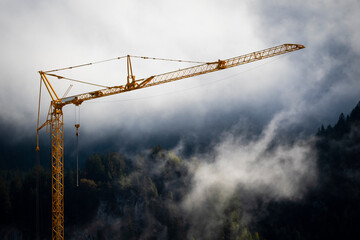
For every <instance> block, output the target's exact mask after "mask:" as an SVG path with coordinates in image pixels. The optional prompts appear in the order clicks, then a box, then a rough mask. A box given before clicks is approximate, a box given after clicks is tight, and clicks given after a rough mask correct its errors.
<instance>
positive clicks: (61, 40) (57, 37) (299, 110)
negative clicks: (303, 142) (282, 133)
mask: <svg viewBox="0 0 360 240" xmlns="http://www.w3.org/2000/svg"><path fill="white" fill-rule="evenodd" d="M359 13H360V3H359V2H358V1H357V0H347V1H304V0H302V1H300V0H295V1H281V0H279V1H261V0H255V1H231V0H224V1H205V0H200V1H188V0H185V1H161V0H155V1H109V0H105V1H101V3H99V2H98V1H92V0H90V1H38V0H34V1H23V0H17V1H10V0H3V1H1V3H0V31H1V42H0V43H1V44H0V52H1V55H0V88H1V89H2V94H1V95H0V124H1V125H3V126H12V127H13V129H15V130H14V131H15V133H16V134H12V135H11V138H12V140H13V141H17V140H19V139H22V138H23V137H30V138H31V137H34V136H35V133H36V119H37V105H38V94H39V79H40V76H39V74H38V71H39V70H49V69H55V68H60V67H66V66H73V65H78V64H82V63H88V62H95V61H100V60H104V59H111V58H116V57H118V56H124V55H127V54H130V55H137V56H148V57H159V58H170V59H185V60H195V61H204V62H207V61H216V60H217V59H226V58H230V57H235V56H239V55H242V54H246V53H250V52H253V51H257V50H261V49H265V48H268V47H272V46H276V45H280V44H283V43H298V44H302V45H305V47H306V48H305V49H303V50H301V51H297V52H294V53H290V54H287V55H283V56H279V57H275V58H270V59H267V60H263V61H258V62H256V63H251V64H247V65H244V66H239V67H236V68H233V69H229V70H225V71H220V72H217V73H211V74H206V75H203V76H199V77H194V78H189V79H184V80H181V81H177V82H174V83H168V84H163V85H161V86H156V87H151V88H147V89H143V90H137V91H133V92H130V93H125V94H119V95H117V96H112V97H107V98H102V99H98V100H96V101H91V102H85V103H83V104H82V105H81V106H80V123H81V128H80V132H81V135H82V136H83V137H82V144H84V145H87V144H88V146H90V145H91V144H93V145H96V146H99V147H97V148H94V149H99V148H101V147H100V146H104V145H106V144H109V145H111V146H113V148H115V149H126V148H129V149H138V148H142V147H145V148H146V147H148V146H151V145H157V144H161V145H165V146H166V147H169V148H173V147H176V146H178V145H179V144H185V145H186V143H189V144H188V145H191V146H193V145H197V146H201V143H203V142H204V143H211V141H212V140H211V139H216V138H219V136H221V135H222V134H223V133H224V132H229V131H230V132H231V131H235V132H236V131H238V132H241V133H244V129H246V131H249V129H250V130H254V132H256V131H258V132H261V130H257V129H259V128H260V129H261V128H262V127H264V126H266V125H267V124H268V123H269V122H270V121H271V120H272V119H273V117H274V116H275V115H276V114H278V113H279V112H283V111H291V112H292V113H293V114H292V115H291V116H292V117H291V119H288V120H287V124H286V128H287V129H296V131H297V132H296V133H297V135H302V134H309V133H314V132H316V130H317V128H318V127H320V126H321V124H324V125H328V124H334V123H336V121H337V118H338V116H339V114H340V113H341V112H344V113H345V114H348V113H349V112H350V111H351V109H352V108H353V107H354V106H355V105H356V104H357V102H358V101H359V100H360V94H359V90H360V84H359V83H358V76H359V71H360V70H359V67H358V66H359V64H360V44H359V40H360V32H359V30H358V26H360V17H358V16H360V15H359ZM188 66H190V65H189V64H185V63H181V64H178V63H176V64H174V63H169V62H164V61H150V60H142V61H141V60H138V59H133V71H134V75H135V76H136V78H143V77H146V76H151V75H153V74H159V73H163V72H167V71H172V70H175V69H179V68H182V67H188ZM61 73H62V74H63V75H64V76H69V77H76V78H79V79H81V80H85V81H90V82H95V83H98V84H101V85H106V86H113V85H120V84H124V83H125V81H126V62H125V61H121V60H119V61H113V62H109V63H104V64H98V65H96V66H92V67H85V68H82V69H79V70H73V71H63V72H61ZM59 74H60V72H59ZM51 81H52V84H53V85H54V87H55V88H56V91H57V92H58V94H59V95H61V96H62V95H63V94H64V92H65V91H66V89H67V88H68V87H69V85H70V84H73V85H74V86H73V87H72V89H71V91H70V93H69V95H73V94H77V93H81V92H87V91H89V90H92V88H89V87H88V86H86V85H82V84H75V83H72V82H68V81H63V80H57V79H52V80H51ZM49 101H50V99H49V96H48V94H47V92H46V91H45V88H43V93H42V103H41V122H44V121H45V117H46V113H47V110H48V106H49ZM64 122H65V141H67V140H66V138H67V136H69V135H73V134H74V131H75V130H74V127H73V125H74V122H75V107H74V106H66V107H64ZM3 128H4V127H3ZM283 128H285V127H284V126H283ZM42 134H43V135H42V136H47V135H46V133H45V131H43V133H42ZM44 138H45V137H44ZM46 139H47V138H46ZM71 139H72V140H73V139H74V138H71ZM194 143H196V144H194ZM69 144H70V145H71V143H69ZM84 145H83V146H84ZM193 147H194V146H193ZM195 148H196V146H195ZM113 150H114V149H113ZM94 151H95V150H94Z"/></svg>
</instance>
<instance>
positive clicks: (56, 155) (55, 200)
mask: <svg viewBox="0 0 360 240" xmlns="http://www.w3.org/2000/svg"><path fill="white" fill-rule="evenodd" d="M303 48H305V47H304V46H303V45H300V44H282V45H279V46H276V47H272V48H267V49H264V50H260V51H256V52H252V53H249V54H245V55H241V56H238V57H233V58H229V59H226V60H218V61H214V62H209V63H204V64H201V65H197V66H194V67H189V68H184V69H180V70H177V71H172V72H168V73H163V74H159V75H154V76H150V77H148V78H144V79H138V80H136V79H135V76H134V75H133V72H132V66H131V60H130V56H129V55H128V56H127V72H128V77H127V83H126V84H125V85H120V86H113V87H105V88H103V89H100V90H97V91H92V92H87V93H83V94H78V95H75V96H71V97H63V98H59V97H58V95H57V93H56V91H55V90H54V88H53V87H52V85H51V84H50V81H49V80H48V77H47V76H51V77H57V78H59V79H61V78H64V79H67V78H66V77H63V76H60V75H57V74H53V73H51V72H54V70H53V71H39V74H40V76H41V81H42V82H43V83H44V85H45V86H46V89H47V90H48V92H49V95H50V97H51V99H52V101H51V104H50V110H49V113H48V116H47V119H46V121H45V122H44V123H43V124H42V125H41V126H39V114H38V122H37V123H38V124H37V146H36V151H39V150H40V149H39V131H40V130H41V129H42V128H43V127H45V126H50V134H51V189H52V190H51V194H52V239H55V240H59V239H64V134H63V132H64V122H63V111H62V108H63V107H64V106H65V105H68V104H74V105H76V106H78V105H80V104H81V103H83V102H84V101H88V100H92V99H96V98H101V97H106V96H110V95H115V94H119V93H124V92H128V91H132V90H137V89H142V88H146V87H151V86H156V85H159V84H163V83H168V82H173V81H177V80H180V79H185V78H190V77H194V76H198V75H202V74H206V73H210V72H215V71H220V70H224V69H227V68H231V67H235V66H239V65H243V64H247V63H251V62H254V61H258V60H262V59H266V58H270V57H274V56H277V55H281V54H285V53H289V52H293V51H297V50H300V49H303ZM80 66H81V65H80ZM69 69H71V68H69ZM69 80H71V79H69ZM99 86H100V85H99ZM40 91H41V86H40ZM39 102H40V96H39ZM38 110H39V112H40V104H39V109H38Z"/></svg>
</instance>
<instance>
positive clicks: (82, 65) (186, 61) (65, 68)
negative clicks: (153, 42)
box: [44, 55, 206, 74]
mask: <svg viewBox="0 0 360 240" xmlns="http://www.w3.org/2000/svg"><path fill="white" fill-rule="evenodd" d="M126 57H127V56H121V57H116V58H111V59H106V60H102V61H97V62H91V63H85V64H80V65H75V66H71V67H64V68H58V69H53V70H48V71H44V73H46V74H48V73H52V72H58V71H63V70H70V69H74V68H79V67H86V66H91V65H95V64H98V63H104V62H110V61H114V60H119V59H123V58H126ZM130 57H133V58H141V59H150V60H160V61H169V62H185V63H206V62H200V61H191V60H182V59H169V58H156V57H143V56H132V55H130Z"/></svg>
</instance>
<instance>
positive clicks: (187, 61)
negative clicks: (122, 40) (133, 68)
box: [130, 56, 206, 63]
mask: <svg viewBox="0 0 360 240" xmlns="http://www.w3.org/2000/svg"><path fill="white" fill-rule="evenodd" d="M130 57H133V58H141V59H146V60H147V59H150V60H160V61H169V62H185V63H206V62H199V61H191V60H181V59H169V58H155V57H142V56H130Z"/></svg>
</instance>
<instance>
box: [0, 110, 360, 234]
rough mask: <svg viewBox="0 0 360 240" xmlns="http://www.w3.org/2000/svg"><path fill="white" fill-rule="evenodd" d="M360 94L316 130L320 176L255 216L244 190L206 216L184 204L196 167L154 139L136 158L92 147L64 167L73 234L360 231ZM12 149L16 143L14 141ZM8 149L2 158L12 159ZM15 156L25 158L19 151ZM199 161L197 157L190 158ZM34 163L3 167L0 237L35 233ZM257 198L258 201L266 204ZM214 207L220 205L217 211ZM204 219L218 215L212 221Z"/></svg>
mask: <svg viewBox="0 0 360 240" xmlns="http://www.w3.org/2000/svg"><path fill="white" fill-rule="evenodd" d="M359 140H360V103H359V104H358V105H357V106H356V107H355V108H354V110H353V111H352V112H351V113H350V114H349V115H347V116H345V115H344V114H341V115H340V116H339V120H338V122H337V123H336V124H335V125H334V126H327V127H324V126H321V127H320V128H319V130H318V132H317V133H316V144H315V146H316V150H317V168H318V175H319V176H318V181H317V184H316V186H315V187H313V188H312V189H310V190H309V191H308V193H307V194H306V195H305V196H304V197H303V198H302V199H300V200H297V201H292V200H277V201H271V202H270V203H268V204H267V205H266V206H265V207H264V209H262V214H258V218H257V219H256V221H251V222H247V221H244V218H245V217H246V216H245V212H244V204H246V203H245V202H244V198H243V194H244V192H243V191H242V190H240V189H239V191H237V192H236V193H235V194H234V195H233V196H232V197H231V199H230V200H229V201H228V202H227V203H226V206H224V207H223V208H222V210H221V212H220V213H221V214H216V213H219V212H216V211H215V209H216V208H217V204H219V203H218V199H217V197H216V195H214V196H213V197H212V198H210V199H207V201H206V202H205V203H204V205H205V206H204V208H205V209H207V211H208V213H207V215H206V216H210V217H209V219H200V220H201V221H199V219H196V218H194V216H193V214H189V213H188V212H186V211H184V210H183V208H182V207H181V206H182V205H181V203H182V202H183V200H184V198H185V197H186V195H187V194H188V193H189V191H190V190H191V184H192V182H191V180H192V177H193V174H194V171H193V169H192V167H190V164H189V160H185V159H183V158H182V157H180V156H177V155H176V154H175V153H174V152H171V151H168V150H165V149H162V148H161V147H160V146H157V147H153V148H151V149H149V150H148V151H145V152H142V153H139V154H137V155H136V156H135V157H129V156H126V155H123V154H121V153H119V152H109V153H107V154H94V155H91V156H90V157H88V158H87V160H86V161H85V163H84V165H83V166H82V168H81V171H80V186H79V187H76V177H75V176H76V173H75V172H74V170H73V169H66V170H65V209H66V210H65V211H66V214H65V229H66V231H65V232H66V236H65V237H66V238H68V239H252V240H255V239H268V240H271V239H356V238H357V236H359V234H360V230H359V228H358V226H357V222H359V220H360V219H359V216H360V203H359V202H360V201H359V200H360V189H359V186H360V159H359V158H360V144H359V142H360V141H359ZM10 151H15V148H14V149H10ZM17 156H18V155H17V154H16V153H14V154H13V155H7V156H6V158H5V159H4V158H2V159H1V161H9V157H12V158H16V157H17ZM16 161H17V162H21V161H24V159H17V160H16ZM192 161H196V160H194V159H192ZM39 179H40V199H39V200H40V206H41V208H40V234H41V239H43V238H45V239H50V234H51V231H50V230H51V226H50V222H51V221H50V219H51V215H50V214H51V194H50V172H49V170H48V169H44V168H40V171H39ZM35 186H36V169H35V168H32V169H30V170H28V171H25V170H12V169H6V170H5V169H2V170H1V171H0V212H1V215H0V238H1V239H34V237H35ZM261 201H262V200H261V199H259V200H258V202H257V204H259V205H262V202H261ZM213 210H214V211H213ZM207 221H213V223H212V225H211V226H213V228H212V229H209V228H208V227H209V224H207Z"/></svg>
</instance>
